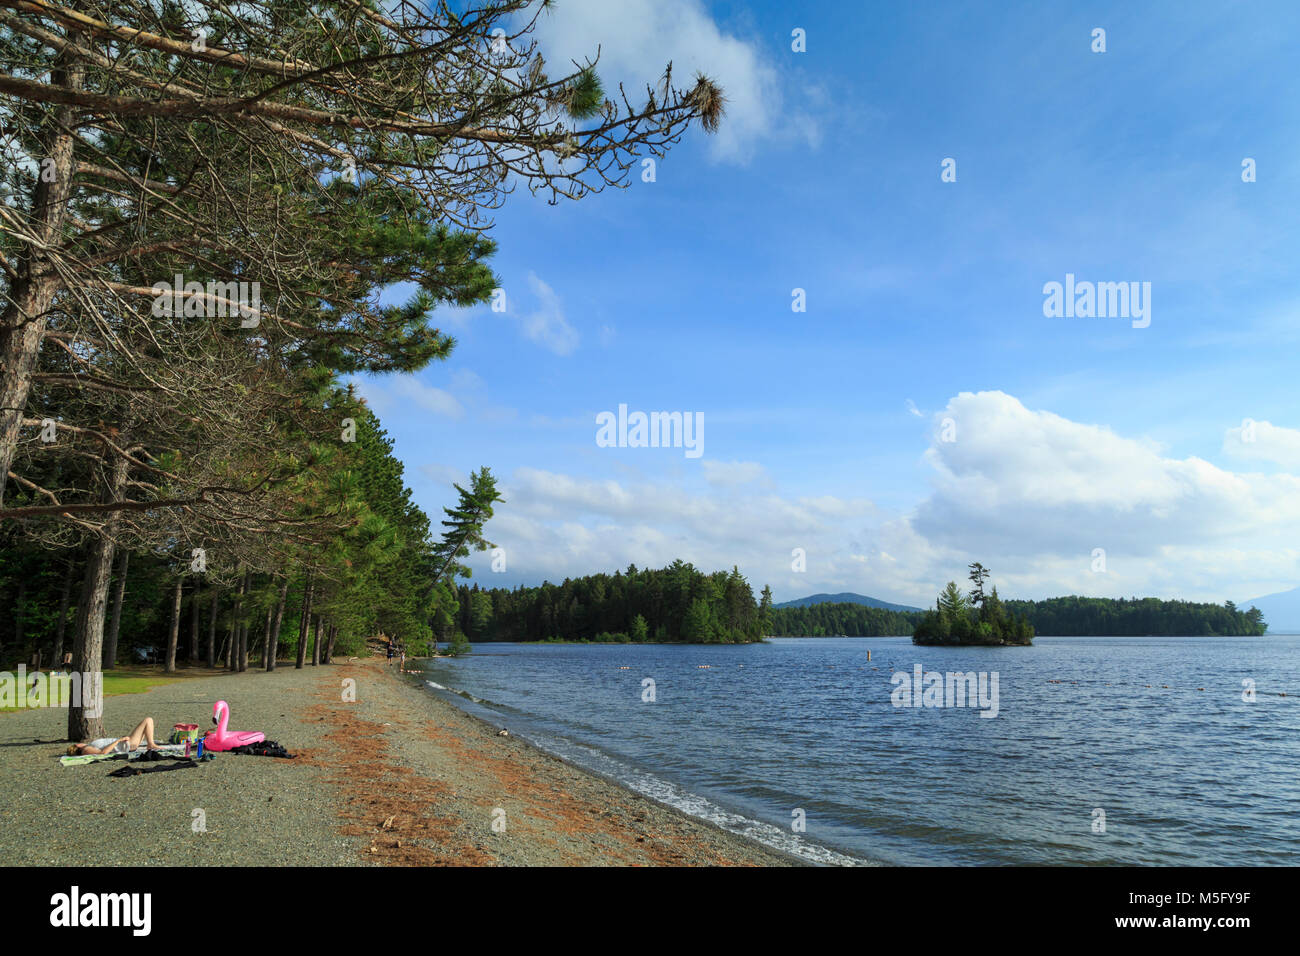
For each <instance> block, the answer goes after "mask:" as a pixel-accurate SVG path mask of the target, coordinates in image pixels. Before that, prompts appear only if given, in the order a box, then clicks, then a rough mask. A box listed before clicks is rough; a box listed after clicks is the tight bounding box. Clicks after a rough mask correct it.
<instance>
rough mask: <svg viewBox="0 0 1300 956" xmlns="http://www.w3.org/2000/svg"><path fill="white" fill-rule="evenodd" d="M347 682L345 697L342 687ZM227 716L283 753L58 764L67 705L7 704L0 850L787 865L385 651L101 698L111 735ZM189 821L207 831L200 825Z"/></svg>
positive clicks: (0, 748)
mask: <svg viewBox="0 0 1300 956" xmlns="http://www.w3.org/2000/svg"><path fill="white" fill-rule="evenodd" d="M352 692H354V693H355V701H345V700H344V697H345V696H346V695H349V694H350V693H352ZM217 699H224V700H226V701H228V702H229V703H230V710H231V717H230V723H231V726H232V727H233V728H234V729H237V730H258V731H262V732H263V733H265V734H266V736H267V737H268V738H269V739H272V740H277V741H279V742H280V743H281V744H282V745H284V746H285V747H286V748H288V750H289V751H290V752H291V753H295V754H298V755H299V756H298V757H297V758H296V759H294V760H279V759H275V758H270V757H245V756H238V755H233V754H218V755H217V758H216V759H215V760H213V761H211V762H209V763H205V764H203V765H200V766H199V767H196V768H188V769H182V770H177V771H175V772H172V773H162V774H147V775H142V776H133V777H127V778H114V777H110V776H109V775H108V774H109V773H110V771H112V770H115V769H117V768H119V767H121V766H122V762H121V761H117V760H108V761H101V762H98V763H92V764H87V765H83V766H74V767H63V766H61V765H60V764H59V762H58V760H57V759H56V758H57V756H58V755H61V754H62V753H63V752H64V749H65V746H66V745H65V744H64V743H63V740H64V732H65V727H66V718H67V715H66V712H65V711H63V710H58V709H54V710H32V711H21V712H17V713H8V714H3V715H0V771H2V772H0V848H3V850H4V851H5V855H6V859H8V860H9V861H10V864H11V865H28V866H55V865H64V866H66V865H74V866H149V865H170V866H226V865H244V866H366V865H398V866H400V865H407V866H438V865H443V866H446V865H452V866H455V865H487V866H521V865H522V866H554V865H562V866H563V865H578V866H608V865H632V866H637V865H641V866H659V865H668V866H696V865H705V866H708V865H722V866H727V865H751V866H754V865H756V866H788V865H791V864H796V863H797V862H798V861H796V860H793V859H792V858H789V857H787V856H785V855H783V854H780V853H778V852H776V851H774V850H770V849H768V848H766V847H763V846H761V845H759V844H757V843H754V842H752V841H750V840H747V839H745V838H743V837H740V836H736V835H734V834H731V833H727V832H725V831H723V830H721V829H719V828H717V827H714V826H712V825H711V824H708V823H706V822H704V821H702V820H698V819H696V818H694V817H690V816H687V815H686V814H683V813H680V812H678V811H676V810H674V809H672V808H669V807H666V806H663V805H662V804H659V803H656V802H654V801H652V800H650V799H648V798H646V797H643V796H641V795H639V794H636V793H633V792H632V791H630V790H627V789H625V788H623V787H621V786H619V785H618V784H615V783H614V782H612V781H609V780H606V779H605V778H602V777H599V776H597V775H595V774H591V773H589V772H587V771H585V770H581V769H579V768H577V767H574V766H572V765H570V764H567V763H565V762H564V761H562V760H559V759H558V758H556V757H552V756H550V755H549V754H546V753H544V752H542V751H540V750H538V749H537V748H535V747H533V746H532V745H530V744H528V743H526V742H525V741H522V740H520V739H518V738H516V737H501V736H498V735H497V730H496V728H493V727H490V726H488V725H487V724H485V723H483V722H482V721H480V720H478V719H477V718H475V717H472V716H470V715H469V714H466V713H465V712H463V711H461V710H459V709H457V708H456V707H454V706H452V705H451V704H448V703H447V702H445V701H442V700H439V699H437V698H435V697H433V696H432V695H431V694H429V693H427V692H426V691H425V690H424V689H423V688H422V687H421V686H419V685H418V684H417V683H415V682H412V681H408V680H404V679H403V678H402V677H401V676H400V675H399V674H398V673H397V672H396V670H395V669H394V668H389V667H387V666H386V665H385V664H384V662H382V661H379V660H364V661H352V662H345V663H336V664H333V665H329V666H319V667H315V668H311V667H308V668H304V669H303V670H296V669H294V668H293V667H292V665H290V666H289V667H287V668H284V667H282V668H280V669H278V670H276V671H275V672H273V673H270V674H267V673H265V672H260V671H259V672H254V671H248V672H246V673H244V674H224V673H222V674H214V675H213V676H205V677H186V678H185V679H182V680H179V681H177V682H176V683H173V684H167V685H164V686H160V687H155V688H152V689H150V690H148V691H146V692H144V693H139V694H129V695H122V696H117V697H110V698H108V699H107V700H106V702H105V733H106V734H125V733H126V732H128V731H129V730H130V729H131V727H133V726H134V725H135V723H136V722H137V721H139V720H140V719H141V718H143V717H144V716H146V715H147V716H152V717H153V718H154V720H155V721H156V723H157V725H158V728H159V734H160V735H165V734H166V732H167V730H168V728H170V727H171V725H172V724H174V723H180V722H189V723H197V724H199V725H200V726H201V727H203V728H205V729H206V727H207V726H210V717H211V712H212V702H213V701H214V700H217ZM200 823H201V824H202V827H200Z"/></svg>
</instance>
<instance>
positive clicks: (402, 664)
mask: <svg viewBox="0 0 1300 956" xmlns="http://www.w3.org/2000/svg"><path fill="white" fill-rule="evenodd" d="M398 668H399V670H401V672H402V673H403V674H405V673H406V647H405V646H403V647H402V660H401V662H400V663H399V665H398Z"/></svg>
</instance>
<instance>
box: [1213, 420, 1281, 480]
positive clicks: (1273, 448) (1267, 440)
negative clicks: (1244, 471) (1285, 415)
mask: <svg viewBox="0 0 1300 956" xmlns="http://www.w3.org/2000/svg"><path fill="white" fill-rule="evenodd" d="M1223 453H1224V454H1225V455H1228V456H1230V457H1232V458H1241V459H1245V460H1247V461H1263V462H1269V463H1271V464H1275V465H1280V466H1282V467H1283V468H1286V469H1289V470H1291V471H1297V472H1300V431H1297V430H1296V429H1294V428H1283V427H1281V426H1279V425H1273V424H1271V423H1269V422H1257V421H1252V420H1251V419H1246V420H1244V421H1243V422H1242V423H1241V425H1239V426H1237V427H1236V428H1229V429H1228V430H1227V432H1226V433H1225V434H1224V436H1223Z"/></svg>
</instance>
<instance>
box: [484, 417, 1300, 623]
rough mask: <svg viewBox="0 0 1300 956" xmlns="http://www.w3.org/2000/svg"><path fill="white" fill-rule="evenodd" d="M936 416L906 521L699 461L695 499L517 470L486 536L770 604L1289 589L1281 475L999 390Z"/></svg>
mask: <svg viewBox="0 0 1300 956" xmlns="http://www.w3.org/2000/svg"><path fill="white" fill-rule="evenodd" d="M945 418H952V419H953V420H954V421H955V422H956V425H957V430H956V441H954V442H944V441H942V440H941V435H942V432H941V429H940V428H939V427H936V431H935V435H934V438H933V440H932V443H931V445H930V447H929V448H928V449H927V451H926V453H925V457H926V459H927V460H928V461H929V463H930V464H931V465H932V466H933V468H934V479H933V485H932V488H931V489H930V490H929V492H928V493H927V494H926V495H925V497H924V498H923V499H922V500H921V501H920V503H919V504H918V506H917V507H916V508H915V510H914V511H912V512H911V513H909V514H896V515H883V514H881V513H880V512H879V511H878V510H877V509H876V508H875V507H874V506H873V504H872V503H871V502H870V501H869V500H866V499H862V498H845V497H837V496H831V495H821V496H805V497H790V496H785V495H782V494H780V493H778V492H777V491H776V490H774V489H773V487H772V485H771V482H770V481H763V480H760V479H763V478H765V477H766V473H765V472H764V471H763V469H762V467H761V465H759V464H758V463H756V462H730V463H715V464H714V466H713V467H712V468H711V469H707V465H706V469H707V470H706V473H705V477H706V479H708V480H709V482H710V485H711V487H709V488H708V489H707V490H705V491H703V492H698V493H697V492H692V491H689V490H686V489H684V488H682V487H680V486H674V485H667V484H663V483H651V482H648V481H645V482H638V481H631V482H620V481H613V480H600V479H593V478H580V477H575V476H572V475H565V474H559V473H556V472H548V471H540V470H536V469H526V468H525V469H519V470H518V471H516V472H515V473H514V475H513V476H512V477H511V479H510V480H509V481H508V482H506V483H505V485H506V492H505V494H506V498H507V500H508V502H509V504H508V505H507V506H503V507H502V508H501V509H499V510H498V513H497V518H495V519H494V520H493V522H492V528H491V529H490V531H489V535H490V537H492V539H493V540H494V541H497V542H498V543H500V544H502V545H504V546H506V547H507V548H508V550H509V551H510V553H511V568H512V571H514V572H516V573H517V574H519V575H521V576H522V577H521V579H524V580H540V579H541V578H543V577H547V578H550V579H552V580H557V579H559V578H562V577H564V576H566V575H580V574H586V573H591V572H593V571H597V570H613V569H615V568H621V567H625V566H626V565H627V564H628V563H629V562H634V563H636V564H638V565H641V566H662V565H665V564H667V563H669V562H671V561H672V560H674V559H676V558H682V559H684V560H688V561H692V562H694V563H695V564H696V565H697V566H699V567H701V568H706V569H710V570H712V569H718V568H728V567H730V566H731V565H733V564H736V565H739V566H740V568H741V570H742V571H743V572H744V573H745V574H746V575H747V576H748V577H749V579H750V583H751V584H753V585H754V586H755V589H756V590H757V588H759V587H761V586H762V585H763V584H764V583H767V584H771V585H772V587H773V589H774V591H776V593H777V596H778V599H788V598H791V597H796V596H800V595H804V594H811V593H815V592H817V591H858V592H860V593H864V594H870V595H873V596H875V597H880V598H884V599H887V600H895V601H901V602H904V603H912V604H918V605H928V604H929V603H930V602H931V601H932V599H933V596H934V594H935V592H936V591H937V590H938V588H939V587H940V586H942V584H943V583H944V582H945V581H947V580H949V579H957V580H964V575H965V570H966V565H967V564H968V563H970V562H971V561H975V560H979V561H982V562H983V563H984V564H985V565H987V566H989V567H991V568H992V569H993V572H994V576H993V581H994V583H995V584H996V585H997V586H998V588H999V589H1000V591H1001V592H1002V593H1003V594H1004V595H1005V596H1008V597H1046V596H1051V595H1057V594H1093V595H1105V596H1112V597H1121V596H1130V595H1148V594H1149V595H1155V596H1159V597H1184V598H1189V599H1194V600H1211V601H1222V600H1224V599H1229V598H1230V599H1233V600H1239V599H1244V598H1246V597H1250V596H1251V595H1254V594H1265V593H1271V592H1273V591H1279V590H1283V589H1285V588H1287V587H1291V586H1294V585H1295V583H1296V579H1297V577H1300V548H1298V547H1297V546H1296V544H1295V542H1296V539H1297V535H1298V534H1300V478H1297V477H1296V476H1295V475H1291V474H1276V475H1260V474H1239V473H1234V472H1231V471H1227V470H1224V469H1222V468H1220V467H1217V466H1215V465H1213V464H1211V463H1209V462H1207V461H1204V460H1202V459H1200V458H1196V457H1188V458H1173V457H1169V456H1167V455H1166V454H1164V453H1163V451H1162V450H1161V449H1160V448H1159V447H1158V446H1156V445H1155V444H1153V443H1152V442H1149V441H1145V440H1141V439H1136V438H1127V437H1124V436H1121V435H1118V434H1116V433H1115V432H1113V431H1112V430H1111V429H1109V428H1105V427H1102V426H1098V425H1091V424H1084V423H1079V422H1074V421H1070V420H1069V419H1066V418H1063V417H1061V416H1059V415H1055V414H1052V413H1050V412H1046V411H1035V410H1031V409H1028V408H1026V407H1025V406H1024V405H1023V404H1022V403H1021V402H1020V401H1019V400H1017V399H1016V398H1014V397H1013V396H1011V395H1007V394H1005V393H1003V392H980V393H969V392H964V393H962V394H960V395H957V396H955V397H954V398H952V399H951V400H950V401H949V402H948V404H947V406H946V408H945V409H944V410H943V411H942V412H939V413H937V414H936V415H935V422H936V426H938V425H939V424H940V423H941V422H942V420H943V419H945ZM1281 431H1287V430H1285V429H1283V430H1281ZM1283 437H1284V438H1285V437H1286V436H1283ZM1279 440H1281V439H1279ZM1289 440H1290V439H1289V438H1287V441H1289ZM710 471H711V474H710ZM794 548H803V549H804V551H805V552H806V554H807V572H806V573H803V574H800V573H797V572H794V571H792V570H791V567H790V563H791V550H792V549H794ZM1094 548H1103V549H1105V551H1106V558H1107V570H1106V573H1095V572H1094V571H1093V570H1092V565H1093V549H1094Z"/></svg>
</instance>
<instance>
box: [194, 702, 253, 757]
mask: <svg viewBox="0 0 1300 956" xmlns="http://www.w3.org/2000/svg"><path fill="white" fill-rule="evenodd" d="M228 720H230V705H229V704H227V703H226V702H225V701H224V700H219V701H217V702H216V703H215V704H213V705H212V722H213V723H214V724H216V725H217V729H216V730H214V731H212V732H211V733H210V734H208V735H207V736H205V737H204V738H203V749H205V750H217V751H220V750H232V749H234V748H235V747H243V746H244V745H245V744H258V743H261V742H262V741H263V740H265V739H266V734H262V733H258V732H257V731H247V732H240V731H238V730H227V729H226V721H228Z"/></svg>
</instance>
